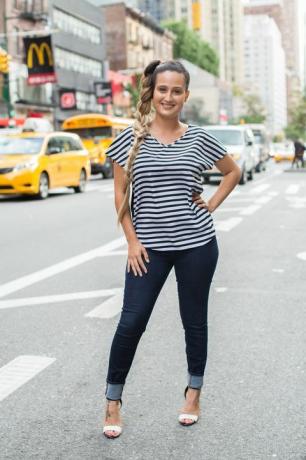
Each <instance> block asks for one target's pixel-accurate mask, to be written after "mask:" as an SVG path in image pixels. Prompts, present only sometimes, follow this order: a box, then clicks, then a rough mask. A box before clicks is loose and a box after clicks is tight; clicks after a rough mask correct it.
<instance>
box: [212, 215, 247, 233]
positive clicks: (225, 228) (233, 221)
mask: <svg viewBox="0 0 306 460" xmlns="http://www.w3.org/2000/svg"><path fill="white" fill-rule="evenodd" d="M241 221H242V217H231V218H230V219H226V220H217V221H215V228H216V230H217V231H219V232H229V231H230V230H232V229H233V228H234V227H236V226H237V225H238V224H240V222H241Z"/></svg>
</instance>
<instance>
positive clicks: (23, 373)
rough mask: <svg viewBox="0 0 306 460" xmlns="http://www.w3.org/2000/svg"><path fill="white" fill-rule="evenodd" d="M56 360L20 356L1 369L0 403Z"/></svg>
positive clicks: (44, 357)
mask: <svg viewBox="0 0 306 460" xmlns="http://www.w3.org/2000/svg"><path fill="white" fill-rule="evenodd" d="M54 361H55V358H48V357H46V356H18V357H17V358H15V359H13V361H10V362H9V363H8V364H6V365H5V366H3V367H1V369H0V401H3V400H4V399H5V398H6V397H7V396H9V395H10V394H11V393H13V392H14V391H16V390H17V389H18V388H20V387H21V386H22V385H24V384H25V383H27V382H28V381H29V380H31V379H32V378H33V377H35V375H37V374H38V373H39V372H41V371H43V370H44V369H45V368H46V367H48V366H50V364H52V363H53V362H54Z"/></svg>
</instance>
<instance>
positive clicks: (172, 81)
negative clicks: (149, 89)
mask: <svg viewBox="0 0 306 460" xmlns="http://www.w3.org/2000/svg"><path fill="white" fill-rule="evenodd" d="M155 84H156V85H167V86H182V87H185V84H186V82H185V76H184V74H183V73H179V72H175V71H171V70H166V71H165V72H160V73H158V74H157V75H156V81H155Z"/></svg>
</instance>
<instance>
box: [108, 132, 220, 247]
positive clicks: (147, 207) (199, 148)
mask: <svg viewBox="0 0 306 460" xmlns="http://www.w3.org/2000/svg"><path fill="white" fill-rule="evenodd" d="M133 140H134V133H133V128H132V127H131V126H129V127H128V128H126V129H125V130H123V131H122V132H121V133H120V134H119V136H117V137H116V139H114V141H113V142H112V144H111V145H110V147H109V148H108V150H107V152H106V153H107V155H108V156H109V157H110V158H112V159H113V160H114V161H116V162H117V163H118V164H119V165H120V166H124V165H125V163H126V160H127V153H128V150H129V148H130V147H131V144H132V141H133ZM225 154H226V149H225V147H224V146H223V145H222V144H221V143H220V142H219V141H218V140H217V139H216V138H215V137H213V136H212V135H210V134H208V133H207V132H206V131H205V130H204V129H203V128H201V127H200V126H196V125H189V126H188V128H187V131H185V133H184V134H183V135H182V136H181V137H180V138H179V139H177V140H176V141H174V142H172V143H171V144H162V143H160V142H159V141H158V140H157V139H155V138H154V137H153V136H152V135H151V134H148V135H147V136H146V138H145V140H144V142H143V143H142V144H141V146H140V150H139V152H138V154H137V157H136V160H135V163H134V171H133V184H132V187H133V209H132V216H133V225H134V228H135V231H136V234H137V237H138V239H139V240H140V241H141V243H142V244H143V245H144V246H145V247H146V248H152V249H157V250H159V251H169V250H180V249H189V248H193V247H196V246H201V245H203V244H206V243H208V242H209V241H210V240H211V239H212V238H213V236H214V235H215V229H214V225H213V219H212V216H211V214H210V213H209V212H208V211H207V210H206V209H203V208H200V207H199V206H198V205H197V204H195V203H193V201H192V193H193V192H197V193H202V192H203V186H202V184H201V173H202V172H203V171H204V170H205V169H211V168H212V167H213V165H214V164H215V162H216V161H218V160H220V159H221V158H222V157H223V156H224V155H225Z"/></svg>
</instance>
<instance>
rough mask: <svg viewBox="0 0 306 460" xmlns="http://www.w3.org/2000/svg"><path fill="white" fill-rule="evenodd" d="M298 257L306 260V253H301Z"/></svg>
mask: <svg viewBox="0 0 306 460" xmlns="http://www.w3.org/2000/svg"><path fill="white" fill-rule="evenodd" d="M296 257H298V258H299V259H301V260H306V252H299V253H298V254H297V255H296Z"/></svg>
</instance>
